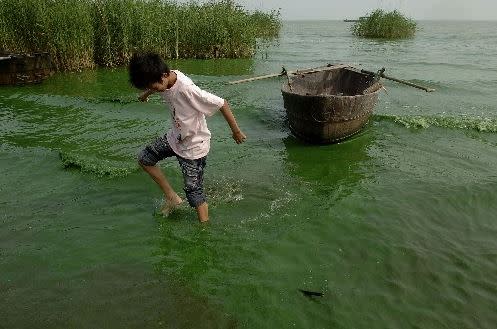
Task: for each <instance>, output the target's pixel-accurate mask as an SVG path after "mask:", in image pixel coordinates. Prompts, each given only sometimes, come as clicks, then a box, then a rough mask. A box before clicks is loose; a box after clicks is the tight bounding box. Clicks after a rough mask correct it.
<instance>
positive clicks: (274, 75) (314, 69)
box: [229, 64, 350, 85]
mask: <svg viewBox="0 0 497 329" xmlns="http://www.w3.org/2000/svg"><path fill="white" fill-rule="evenodd" d="M345 67H350V65H347V64H339V65H330V64H328V66H320V67H314V68H310V69H302V70H295V71H287V70H285V68H283V70H282V71H281V72H280V73H272V74H266V75H260V76H257V77H252V78H247V79H242V80H236V81H230V82H229V84H230V85H234V84H238V83H244V82H251V81H256V80H262V79H269V78H275V77H281V76H284V75H298V74H307V73H315V72H321V71H328V70H335V69H339V68H345Z"/></svg>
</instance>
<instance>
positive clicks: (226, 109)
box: [220, 100, 247, 144]
mask: <svg viewBox="0 0 497 329" xmlns="http://www.w3.org/2000/svg"><path fill="white" fill-rule="evenodd" d="M220 111H221V113H222V114H223V117H224V119H225V120H226V122H228V124H229V126H230V128H231V131H232V132H233V139H234V140H235V142H236V143H237V144H241V143H243V142H244V141H245V139H247V136H245V134H244V133H243V132H242V131H241V130H240V128H239V127H238V124H237V123H236V120H235V116H234V115H233V113H232V112H231V109H230V106H229V104H228V102H227V101H226V100H225V101H224V104H223V106H222V107H221V109H220Z"/></svg>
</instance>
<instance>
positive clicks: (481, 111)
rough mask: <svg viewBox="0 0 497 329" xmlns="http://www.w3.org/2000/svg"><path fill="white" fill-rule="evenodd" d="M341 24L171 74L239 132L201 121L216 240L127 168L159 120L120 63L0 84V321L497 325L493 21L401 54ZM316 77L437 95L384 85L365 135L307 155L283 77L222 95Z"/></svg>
mask: <svg viewBox="0 0 497 329" xmlns="http://www.w3.org/2000/svg"><path fill="white" fill-rule="evenodd" d="M349 26H350V25H349V24H347V23H343V22H285V24H284V28H283V31H282V33H281V38H280V40H279V42H278V43H276V44H274V45H272V46H271V47H269V49H267V50H264V49H262V50H261V51H260V52H259V53H258V54H257V55H256V57H255V58H254V59H253V60H217V61H175V62H171V63H170V64H171V66H173V67H174V68H179V69H181V70H182V71H183V72H185V73H187V74H189V75H190V76H191V77H192V78H193V79H194V80H195V81H196V82H197V84H198V85H200V86H201V87H203V88H205V89H207V90H210V91H212V92H214V93H216V94H219V95H221V96H223V97H225V98H226V99H228V100H229V101H230V103H231V105H232V108H233V111H234V113H235V115H236V117H237V119H238V122H239V124H240V126H241V127H242V129H243V130H244V132H245V133H246V134H247V136H248V140H247V142H246V143H245V144H243V145H236V144H235V143H234V142H233V140H232V139H231V136H230V131H229V129H228V126H227V124H226V122H224V120H223V118H222V115H220V114H217V115H216V116H214V117H212V118H210V119H209V126H210V129H211V131H212V133H213V140H212V148H211V153H210V155H209V158H208V166H207V171H206V179H205V185H206V189H207V193H208V197H209V200H210V216H211V223H210V224H209V225H207V226H202V225H200V224H198V223H197V221H196V215H195V213H194V211H193V210H191V209H189V208H188V207H186V206H185V207H183V208H181V209H179V210H178V211H177V212H176V213H174V214H173V215H172V216H170V217H169V218H163V217H161V216H160V215H157V210H158V209H159V207H160V203H161V201H162V197H161V193H160V191H159V189H158V188H157V187H156V186H155V184H154V183H153V182H152V180H151V179H150V178H149V177H148V176H147V175H146V174H145V173H143V172H141V171H140V170H139V169H138V166H137V164H136V161H135V157H136V154H137V152H138V151H139V150H140V148H141V147H142V146H143V145H145V144H147V143H148V142H149V141H151V140H152V139H153V138H154V137H155V136H157V135H159V134H161V133H163V132H165V130H166V129H167V127H168V126H169V124H170V122H169V114H168V111H167V110H166V109H165V108H164V105H163V104H161V103H160V99H159V98H158V96H154V97H152V99H151V101H150V102H149V103H147V104H142V103H138V102H136V101H135V99H136V96H137V92H136V91H135V90H133V89H131V87H130V86H129V84H128V82H127V74H126V70H125V69H116V70H94V71H86V72H81V73H71V74H56V75H54V76H53V77H51V78H50V79H48V80H46V81H45V82H44V83H43V84H41V85H36V86H25V87H5V88H1V89H0V116H1V121H0V132H1V134H0V168H1V173H2V174H1V177H2V178H1V181H0V304H1V306H0V327H1V328H368V329H369V328H371V329H372V328H495V327H496V325H497V239H496V237H497V215H496V214H497V193H496V192H497V173H496V168H497V96H496V91H497V37H496V34H495V30H496V29H497V22H421V23H420V28H421V30H420V31H419V32H418V33H417V35H416V37H415V38H414V39H411V40H404V41H381V40H365V39H358V38H355V37H352V36H351V33H350V32H349V30H348V28H349ZM266 56H267V58H266ZM325 63H352V64H354V65H357V66H360V67H362V68H366V69H369V70H377V69H379V68H381V67H386V69H387V71H386V73H387V74H389V75H391V76H395V77H398V78H403V79H409V80H410V81H413V82H416V83H419V84H424V85H427V86H430V87H433V88H436V89H437V91H436V92H435V93H431V94H427V93H424V92H423V91H419V90H416V89H413V88H409V87H406V86H403V85H398V84H395V83H393V82H388V81H386V82H385V84H386V88H387V92H388V94H386V93H382V94H381V97H380V101H379V103H378V104H377V106H376V108H375V115H374V116H373V117H372V120H371V122H370V124H369V125H368V126H367V128H366V129H365V130H364V131H363V132H362V133H360V134H359V135H357V136H355V137H354V138H352V139H351V140H348V141H346V142H343V143H340V144H337V145H329V146H310V145H306V144H303V143H301V142H300V141H298V140H296V139H295V138H294V137H292V135H291V134H290V132H289V130H288V125H287V122H286V116H285V111H284V109H283V101H282V97H281V94H280V89H279V88H280V84H281V83H282V82H283V80H278V79H273V80H262V81H258V82H253V83H250V84H241V85H227V82H228V81H231V80H236V79H239V78H243V77H247V76H252V75H257V74H266V73H268V72H278V71H280V70H281V66H283V65H284V66H285V67H286V68H287V69H295V68H306V67H312V66H319V65H322V64H325ZM161 166H162V168H163V169H164V171H165V172H166V174H167V176H168V177H169V179H170V180H171V182H172V184H173V185H174V186H175V187H176V188H177V189H178V190H179V191H181V184H182V176H181V173H180V171H179V168H178V166H177V163H176V161H175V160H172V159H171V160H169V161H165V162H164V163H163V164H162V165H161ZM299 289H303V290H310V291H315V292H321V293H323V296H322V297H313V298H309V297H306V296H304V295H303V294H302V293H301V292H300V291H299Z"/></svg>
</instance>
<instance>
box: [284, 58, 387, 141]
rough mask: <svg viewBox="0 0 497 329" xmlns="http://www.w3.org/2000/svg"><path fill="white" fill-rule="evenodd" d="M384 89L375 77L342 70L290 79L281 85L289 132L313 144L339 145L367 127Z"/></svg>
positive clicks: (353, 70) (351, 70)
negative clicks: (380, 93) (379, 95)
mask: <svg viewBox="0 0 497 329" xmlns="http://www.w3.org/2000/svg"><path fill="white" fill-rule="evenodd" d="M380 89H381V84H379V83H378V82H377V81H376V80H375V79H374V77H373V76H371V75H367V74H362V73H360V71H358V70H355V69H344V68H340V69H337V70H327V71H325V72H317V73H311V74H304V75H301V76H297V77H294V78H291V80H289V83H285V84H284V85H283V86H282V90H281V91H282V95H283V101H284V107H285V109H286V112H287V116H288V122H289V126H290V131H291V132H292V133H293V134H294V135H295V136H296V137H298V138H299V139H301V140H304V141H306V142H309V143H313V144H330V143H337V142H340V141H342V140H344V139H346V138H348V137H350V136H353V135H354V134H356V133H358V132H359V131H361V130H362V128H363V127H364V126H365V125H366V124H367V122H368V120H369V118H370V116H371V114H372V113H373V109H374V106H375V104H376V102H377V100H378V93H379V90H380Z"/></svg>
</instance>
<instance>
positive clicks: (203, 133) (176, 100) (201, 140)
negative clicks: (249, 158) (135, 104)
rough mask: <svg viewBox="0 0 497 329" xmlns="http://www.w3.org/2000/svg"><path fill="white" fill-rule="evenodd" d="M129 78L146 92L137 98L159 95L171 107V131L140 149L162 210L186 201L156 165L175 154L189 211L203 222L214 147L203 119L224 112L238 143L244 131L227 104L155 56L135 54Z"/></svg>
mask: <svg viewBox="0 0 497 329" xmlns="http://www.w3.org/2000/svg"><path fill="white" fill-rule="evenodd" d="M129 76H130V81H131V84H132V85H133V86H135V87H136V88H138V89H141V90H144V92H143V93H142V94H141V95H140V96H139V97H138V98H139V99H140V101H142V102H146V101H148V96H150V95H151V94H153V93H155V92H158V93H160V95H161V96H162V99H163V100H165V101H166V102H167V103H168V104H169V108H170V111H171V119H172V127H171V129H170V130H169V131H168V132H167V134H166V135H165V136H163V137H159V138H158V139H157V140H156V141H155V142H153V143H152V144H150V145H148V146H147V147H145V149H144V150H143V151H141V153H140V155H139V158H138V162H139V164H140V166H141V167H142V168H143V169H144V170H145V171H146V172H147V173H148V174H149V175H150V176H151V177H152V178H153V180H154V181H155V182H156V183H157V184H158V185H159V186H160V188H161V189H162V191H163V192H164V195H165V203H164V206H163V207H162V211H163V213H164V214H166V215H167V214H168V213H169V212H170V211H171V210H173V209H174V208H175V207H176V206H178V205H179V204H180V203H181V202H183V200H182V199H181V198H180V197H179V196H178V194H176V192H175V191H174V190H173V188H172V187H171V185H170V184H169V182H168V181H167V179H166V177H165V176H164V174H163V173H162V171H161V170H160V168H159V167H157V166H156V164H157V162H158V161H160V160H162V159H165V158H167V157H172V156H176V158H177V159H178V162H179V165H180V167H181V171H182V172H183V179H184V185H185V187H184V191H185V193H186V198H187V200H188V203H189V204H190V206H191V207H193V208H195V209H196V211H197V215H198V219H199V221H200V222H207V221H208V220H209V212H208V205H207V201H206V198H205V195H204V191H203V178H204V175H203V174H204V167H205V164H206V158H207V154H208V153H209V148H210V137H211V134H210V131H209V129H208V128H207V123H206V120H205V116H211V115H213V114H214V113H215V112H216V111H217V110H220V111H221V113H222V114H223V116H224V118H225V120H226V121H227V122H228V125H229V126H230V128H231V131H232V133H233V139H234V140H235V142H236V143H237V144H240V143H243V142H244V141H245V139H246V136H245V134H244V133H243V132H242V131H241V130H240V128H239V127H238V124H237V123H236V120H235V117H234V116H233V113H232V112H231V109H230V106H229V105H228V102H227V101H225V100H224V99H222V98H220V97H218V96H216V95H213V94H211V93H209V92H207V91H204V90H202V89H200V88H199V87H197V86H196V85H195V84H194V83H193V82H192V80H190V79H189V78H188V77H187V76H185V75H184V74H183V73H181V72H180V71H177V70H169V68H168V66H167V64H166V63H164V61H163V60H162V59H161V58H160V56H159V55H157V54H154V53H145V54H135V55H133V57H132V58H131V61H130V63H129Z"/></svg>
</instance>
